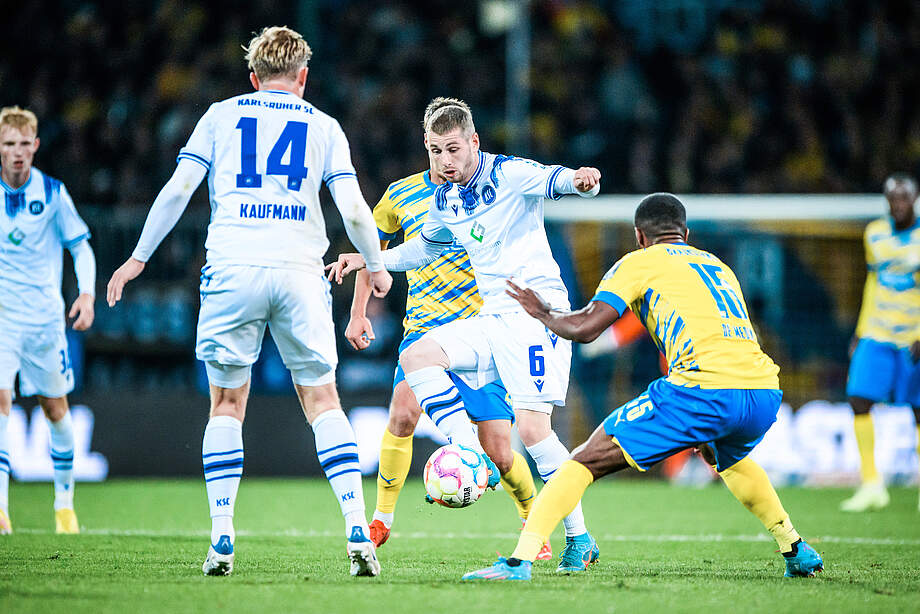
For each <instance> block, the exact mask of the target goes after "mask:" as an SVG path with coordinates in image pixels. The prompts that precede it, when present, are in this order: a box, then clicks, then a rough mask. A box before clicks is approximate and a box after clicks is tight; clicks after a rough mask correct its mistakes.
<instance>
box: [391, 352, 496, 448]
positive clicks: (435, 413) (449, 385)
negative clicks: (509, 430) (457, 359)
mask: <svg viewBox="0 0 920 614" xmlns="http://www.w3.org/2000/svg"><path fill="white" fill-rule="evenodd" d="M406 383H407V384H409V388H411V389H412V392H413V393H414V394H415V398H416V399H418V402H419V403H418V404H419V405H420V406H421V407H422V410H423V411H424V412H425V413H426V414H428V416H429V417H430V418H431V419H432V420H433V421H434V424H435V426H437V427H438V429H440V431H441V432H442V433H444V435H445V436H446V437H447V439H448V440H450V442H451V443H457V444H460V445H463V446H467V447H469V448H473V449H474V450H477V451H479V452H482V446H481V445H480V444H479V438H478V437H477V436H476V433H475V431H473V425H472V423H471V422H470V417H469V416H468V415H467V413H466V409H465V408H464V407H463V399H462V398H461V397H460V391H459V390H457V387H456V386H455V385H454V382H453V380H451V379H450V376H449V375H448V374H447V371H445V370H444V369H442V368H441V367H425V368H424V369H419V370H418V371H413V372H412V373H406Z"/></svg>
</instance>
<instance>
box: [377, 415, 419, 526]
mask: <svg viewBox="0 0 920 614" xmlns="http://www.w3.org/2000/svg"><path fill="white" fill-rule="evenodd" d="M411 464H412V435H409V436H408V437H397V436H396V435H394V434H393V433H391V432H390V429H389V428H387V429H386V430H384V431H383V441H381V442H380V468H379V469H378V471H377V511H378V512H381V513H383V514H392V513H393V510H394V509H396V500H397V499H398V498H399V491H400V490H402V487H403V484H405V483H406V476H408V475H409V465H411Z"/></svg>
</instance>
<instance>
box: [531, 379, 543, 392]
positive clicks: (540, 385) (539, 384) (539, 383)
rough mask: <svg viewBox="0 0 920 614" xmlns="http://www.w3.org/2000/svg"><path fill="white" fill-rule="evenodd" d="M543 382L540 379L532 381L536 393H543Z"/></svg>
mask: <svg viewBox="0 0 920 614" xmlns="http://www.w3.org/2000/svg"><path fill="white" fill-rule="evenodd" d="M543 384H544V380H543V379H542V378H537V379H535V380H534V381H533V385H534V386H536V387H537V392H543Z"/></svg>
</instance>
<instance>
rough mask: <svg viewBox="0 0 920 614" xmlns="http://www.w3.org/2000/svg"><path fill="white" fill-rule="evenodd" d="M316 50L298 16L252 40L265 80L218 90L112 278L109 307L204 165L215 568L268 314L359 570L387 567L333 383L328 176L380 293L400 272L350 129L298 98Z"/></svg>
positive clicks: (206, 454)
mask: <svg viewBox="0 0 920 614" xmlns="http://www.w3.org/2000/svg"><path fill="white" fill-rule="evenodd" d="M311 55H312V51H311V50H310V47H309V45H307V42H306V41H305V40H304V39H303V37H301V36H300V34H298V33H297V32H295V31H293V30H291V29H289V28H285V27H271V28H265V29H264V30H262V32H261V33H259V34H258V35H257V36H256V37H255V38H253V39H252V41H251V42H250V44H249V46H248V47H247V48H246V60H247V61H248V63H249V68H250V70H251V71H252V72H251V73H250V75H249V79H250V82H251V83H252V86H253V87H254V88H255V90H256V91H255V92H252V93H249V94H243V95H241V96H236V97H233V98H229V99H227V100H224V101H221V102H217V103H215V104H213V105H211V108H210V109H208V111H207V113H205V114H204V116H203V117H202V118H201V120H200V121H199V122H198V125H197V126H196V127H195V131H194V132H193V133H192V135H191V137H190V138H189V141H188V144H187V145H186V146H185V147H183V148H182V150H181V151H180V152H179V159H178V165H177V167H176V171H175V173H174V174H173V176H172V178H171V179H170V180H169V181H168V182H167V183H166V185H165V186H164V188H163V189H162V191H161V192H160V194H159V195H158V196H157V198H156V200H155V201H154V203H153V206H152V207H151V209H150V213H149V214H148V216H147V222H146V224H145V225H144V230H143V233H142V234H141V237H140V240H139V241H138V244H137V247H136V248H135V250H134V254H133V256H132V257H131V258H129V259H128V261H127V262H125V264H124V265H122V267H121V268H120V269H118V270H117V271H115V273H114V275H112V280H111V281H110V282H109V287H108V302H109V305H110V306H112V305H114V304H115V303H116V302H117V301H118V300H119V299H121V296H122V290H123V288H124V286H125V284H126V283H127V282H128V281H130V280H131V279H134V278H135V277H137V276H138V275H139V274H140V273H141V271H142V270H143V269H144V264H145V263H146V261H147V260H148V259H149V258H150V256H151V255H152V254H153V252H154V250H155V249H156V247H157V245H159V243H160V241H162V239H163V238H164V237H165V236H166V234H167V233H168V232H169V231H170V230H171V229H172V227H173V226H174V225H175V223H176V221H177V220H178V219H179V216H181V215H182V212H183V210H184V209H185V207H186V205H187V204H188V201H189V198H190V197H191V195H192V192H194V191H195V189H196V188H197V186H198V184H199V183H201V180H202V179H203V178H204V176H205V174H207V175H208V188H209V191H210V196H211V221H210V224H209V226H208V236H207V240H206V242H205V248H206V250H207V264H206V265H205V267H204V268H203V269H202V272H201V288H200V292H201V311H200V314H199V318H198V339H197V343H196V355H197V357H198V359H199V360H202V361H204V362H205V366H206V368H207V373H208V380H209V382H210V388H211V418H210V420H209V422H208V426H207V428H206V429H205V433H204V442H203V445H202V464H203V466H204V476H205V483H206V486H207V493H208V501H209V505H210V510H211V521H212V522H211V542H210V543H211V545H210V548H209V549H208V554H207V558H206V560H205V562H204V565H203V566H202V570H203V571H204V573H205V574H208V575H227V574H229V573H230V572H231V571H232V568H233V556H234V538H235V532H234V528H233V509H234V504H235V502H236V495H237V490H238V487H239V483H240V478H241V477H242V474H243V437H242V426H243V417H244V414H245V410H246V399H247V396H248V393H249V377H250V370H251V367H252V364H253V363H254V362H255V361H256V359H257V358H258V356H259V350H260V346H261V343H262V336H263V335H264V333H265V327H266V326H268V327H269V328H270V329H271V332H272V337H273V339H274V340H275V343H276V344H277V345H278V349H279V350H280V352H281V356H282V358H283V359H284V363H285V366H287V368H288V369H289V370H290V372H291V377H292V379H293V381H294V387H295V389H296V390H297V395H298V397H299V399H300V403H301V406H302V407H303V411H304V414H305V415H306V418H307V421H308V422H309V423H310V426H311V427H312V429H313V434H314V436H315V438H316V450H317V456H318V457H319V461H320V465H321V466H322V468H323V471H324V472H325V473H326V478H327V479H328V480H329V484H330V485H331V486H332V490H333V492H334V493H335V497H336V500H337V501H338V503H339V506H340V508H341V510H342V514H343V515H344V517H345V525H346V531H345V532H346V536H347V539H348V542H347V546H346V551H347V553H348V557H349V559H350V560H351V574H352V575H362V576H364V575H377V574H378V573H379V572H380V565H379V563H378V562H377V557H376V553H375V548H374V544H373V543H372V542H371V541H370V539H369V538H368V534H369V530H368V526H367V519H366V518H365V516H364V495H363V493H362V490H361V473H360V469H359V467H358V448H357V445H356V442H355V435H354V431H353V430H352V428H351V425H350V424H349V422H348V419H347V418H346V416H345V413H344V412H343V411H342V408H341V404H340V402H339V396H338V393H337V392H336V387H335V367H336V364H337V357H336V349H335V333H334V327H333V323H332V308H331V302H332V301H331V296H330V293H329V284H328V282H327V281H326V280H325V278H324V276H323V261H322V258H323V254H324V253H325V252H326V249H327V248H328V246H329V241H328V239H327V238H326V232H325V223H324V221H323V215H322V210H321V209H320V203H319V190H320V187H321V185H322V184H323V183H325V184H326V186H327V187H328V188H329V191H330V192H331V193H332V197H333V199H334V200H335V203H336V206H337V207H338V209H339V212H340V213H341V215H342V219H343V221H344V222H345V230H346V232H347V233H348V236H349V238H350V239H351V241H352V243H354V245H355V247H357V248H358V250H359V251H360V252H361V253H363V254H364V255H365V257H367V258H368V259H369V261H370V262H372V263H373V266H371V267H369V269H370V270H371V273H370V283H371V286H372V288H373V292H374V294H375V295H377V296H383V295H385V294H386V292H387V291H388V290H389V288H390V284H391V282H392V279H391V277H390V275H389V274H388V273H387V272H386V271H385V270H384V269H383V265H382V262H381V257H380V245H379V244H378V242H377V236H376V232H375V228H374V220H373V218H372V217H371V212H370V210H369V208H368V206H367V203H366V202H365V200H364V197H363V196H362V194H361V190H360V188H359V187H358V181H357V177H356V175H355V170H354V167H353V166H352V163H351V154H350V151H349V147H348V141H347V139H346V138H345V134H344V133H343V132H342V129H341V127H340V126H339V123H338V122H337V121H336V120H335V119H333V118H332V117H330V116H328V115H326V114H325V113H323V112H322V111H320V110H319V109H317V108H316V107H314V106H313V105H312V104H310V103H309V102H306V101H305V100H304V99H303V93H304V88H305V86H306V81H307V62H308V60H309V59H310V57H311Z"/></svg>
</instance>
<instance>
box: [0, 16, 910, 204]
mask: <svg viewBox="0 0 920 614" xmlns="http://www.w3.org/2000/svg"><path fill="white" fill-rule="evenodd" d="M47 4H49V3H44V2H26V3H21V4H19V5H17V6H11V7H9V9H8V10H7V11H5V19H4V21H5V26H6V27H5V29H6V32H7V35H6V36H5V37H4V38H5V41H4V47H6V49H5V51H4V53H3V54H2V59H0V83H3V99H4V103H5V104H6V103H14V102H16V103H20V104H23V105H29V106H31V107H32V108H33V109H34V110H35V111H36V112H37V113H38V115H39V118H40V120H41V136H42V140H43V143H44V147H45V149H44V151H43V152H42V154H41V155H40V162H41V164H42V166H43V167H45V168H47V169H48V171H49V172H50V173H52V174H54V175H57V176H59V177H62V178H63V179H65V181H66V182H67V184H68V186H69V187H70V190H71V192H72V193H73V195H74V196H75V198H76V199H77V200H78V201H79V202H84V203H105V204H121V203H149V202H150V201H151V200H152V198H153V197H154V196H155V194H156V192H157V190H158V188H159V187H160V185H161V184H162V182H163V181H164V180H165V178H166V177H168V175H169V173H170V171H171V169H172V168H173V165H174V163H175V155H176V152H177V150H178V148H179V147H181V146H182V145H183V144H184V142H185V139H186V138H187V137H188V135H189V134H190V132H191V130H192V128H193V127H194V125H195V122H196V121H197V119H198V118H199V117H200V116H201V114H202V113H203V112H204V111H205V110H206V109H207V106H208V105H209V104H210V103H211V102H213V101H215V100H217V99H222V98H225V97H229V96H232V95H235V94H238V93H242V92H244V91H246V90H248V89H249V83H248V80H247V69H246V66H245V64H244V61H243V58H242V50H241V49H240V45H241V44H243V43H246V42H248V39H249V38H250V36H251V34H252V33H253V32H254V31H256V30H258V29H259V28H260V27H262V26H263V25H266V24H280V23H284V24H287V25H290V26H292V27H295V28H298V29H300V30H301V31H302V32H303V33H304V34H305V36H306V37H307V39H308V41H309V42H310V43H311V44H312V46H313V48H314V57H313V61H312V62H311V67H310V77H309V82H308V86H307V93H306V97H307V99H308V100H310V101H311V102H313V103H314V104H315V105H316V106H318V107H319V108H321V109H323V110H325V111H327V112H329V113H331V114H332V115H333V116H335V117H337V118H339V119H340V121H341V123H342V125H343V127H344V128H345V131H346V133H347V134H348V135H349V137H350V139H351V144H352V148H353V153H354V160H355V164H356V166H357V168H358V170H359V173H360V175H361V178H362V182H363V185H364V187H365V189H366V192H367V196H368V199H369V200H370V199H374V198H375V197H376V196H377V195H379V194H381V193H382V190H383V189H384V188H385V187H386V185H387V184H388V183H389V182H390V181H392V180H393V179H395V178H398V177H401V176H403V175H405V174H407V173H408V172H410V171H413V170H415V169H418V168H420V167H422V166H424V163H425V158H424V155H423V151H422V150H421V141H420V139H421V131H420V116H421V113H422V111H423V109H424V107H425V104H426V103H427V102H428V101H429V100H430V99H431V98H432V97H434V96H438V95H452V96H459V97H461V98H464V99H465V100H467V101H468V102H469V103H470V104H471V105H472V108H473V110H474V114H475V118H476V122H477V127H478V129H479V131H480V134H481V135H482V138H483V147H484V149H486V150H492V151H502V150H503V149H504V146H505V135H506V133H507V129H506V128H507V127H506V125H505V124H504V103H505V95H504V87H505V76H506V75H505V62H504V57H505V56H504V48H505V37H504V32H503V31H502V29H501V28H500V27H497V26H496V25H495V24H492V23H491V21H490V19H489V18H488V15H489V13H490V12H489V11H488V10H486V6H487V5H488V4H489V3H488V2H480V3H462V2H460V3H458V2H443V1H435V2H429V3H425V6H424V10H422V9H421V8H419V5H417V3H412V2H398V1H397V2H386V3H380V2H369V1H367V0H344V1H336V2H332V1H331V0H321V1H319V2H307V1H302V2H287V3H284V2H275V1H271V2H269V1H267V0H254V1H247V2H239V1H235V0H231V1H224V2H217V1H205V0H181V1H180V0H162V1H159V2H131V3H112V2H91V1H66V2H55V3H53V5H54V6H53V8H49V7H48V6H47ZM531 23H532V32H531V41H532V67H531V76H530V78H531V84H532V114H531V146H530V151H529V152H514V153H529V154H530V155H531V156H532V157H534V158H535V159H538V160H546V161H565V162H568V163H570V164H581V163H589V162H590V163H592V164H596V165H597V166H598V167H600V168H601V170H602V171H603V172H604V177H605V184H604V186H605V190H607V191H613V192H635V193H639V192H648V191H652V190H661V189H665V190H669V191H674V192H816V191H817V192H821V191H828V192H865V191H876V190H878V188H879V184H880V182H881V180H882V179H883V178H884V177H885V176H886V174H888V173H889V172H891V170H892V169H894V168H897V169H902V170H908V171H910V170H914V171H916V170H917V169H918V165H920V99H918V98H920V90H918V88H917V87H916V84H917V83H918V82H920V4H918V3H916V2H865V3H862V2H859V3H855V2H844V1H839V0H838V1H834V0H784V1H783V0H740V1H739V0H736V1H734V2H730V1H728V0H669V1H668V2H652V1H651V0H646V1H636V0H629V1H627V0H607V1H606V2H578V1H568V2H566V1H559V0H555V1H550V0H534V1H533V2H532V3H531Z"/></svg>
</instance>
